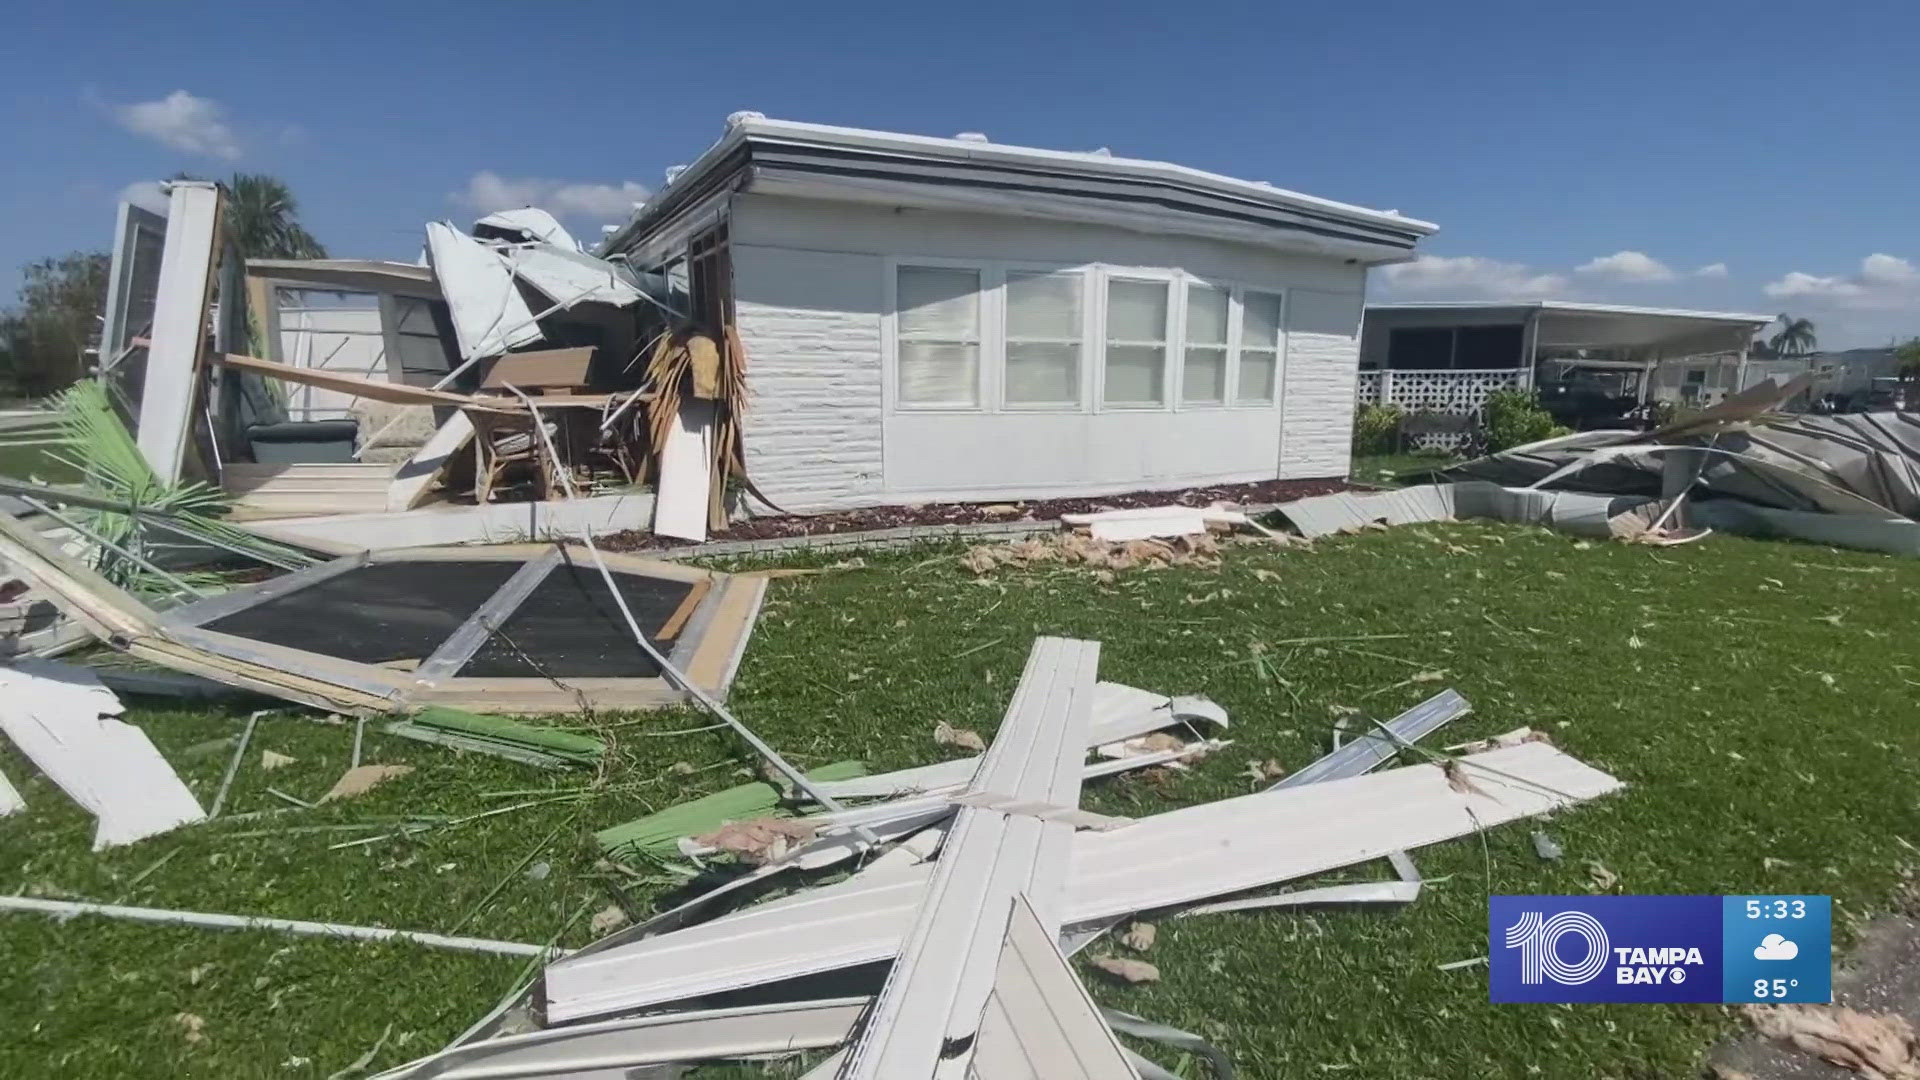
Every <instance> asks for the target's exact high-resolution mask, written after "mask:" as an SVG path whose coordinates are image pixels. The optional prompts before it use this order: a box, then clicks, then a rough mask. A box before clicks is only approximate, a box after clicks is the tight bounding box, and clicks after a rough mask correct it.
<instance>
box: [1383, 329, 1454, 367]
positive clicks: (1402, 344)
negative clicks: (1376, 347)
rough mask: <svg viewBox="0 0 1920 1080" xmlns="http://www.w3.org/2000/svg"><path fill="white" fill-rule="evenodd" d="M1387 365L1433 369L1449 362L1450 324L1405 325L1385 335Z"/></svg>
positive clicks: (1447, 365) (1444, 365) (1451, 345)
mask: <svg viewBox="0 0 1920 1080" xmlns="http://www.w3.org/2000/svg"><path fill="white" fill-rule="evenodd" d="M1387 366H1388V367H1390V368H1392V369H1394V370H1395V371H1437V370H1440V369H1443V368H1451V367H1452V366H1453V327H1451V326H1442V327H1408V328H1406V329H1402V330H1395V331H1393V332H1392V333H1390V334H1388V335H1387Z"/></svg>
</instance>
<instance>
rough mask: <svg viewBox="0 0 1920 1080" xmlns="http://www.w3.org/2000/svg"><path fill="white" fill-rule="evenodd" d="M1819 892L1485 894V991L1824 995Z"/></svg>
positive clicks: (1562, 995)
mask: <svg viewBox="0 0 1920 1080" xmlns="http://www.w3.org/2000/svg"><path fill="white" fill-rule="evenodd" d="M1832 918H1833V910H1832V902H1831V900H1830V899H1829V898H1828V897H1825V896H1494V897H1490V898H1489V901H1488V904H1487V967H1488V972H1489V976H1488V996H1489V998H1490V1000H1492V1001H1494V1002H1500V1003H1505V1002H1529V1001H1532V1002H1688V1001H1690V1002H1724V1003H1732V1002H1741V1003H1756V1002H1757V1003H1763V1004H1765V1003H1781V1002H1826V1001H1830V1000H1831V999H1832V996H1833V982H1832V976H1833V925H1832Z"/></svg>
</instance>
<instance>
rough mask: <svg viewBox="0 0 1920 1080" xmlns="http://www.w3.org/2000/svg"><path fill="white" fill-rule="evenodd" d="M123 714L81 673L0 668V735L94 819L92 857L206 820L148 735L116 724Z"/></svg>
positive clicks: (31, 665)
mask: <svg viewBox="0 0 1920 1080" xmlns="http://www.w3.org/2000/svg"><path fill="white" fill-rule="evenodd" d="M120 708H121V707H120V699H118V698H116V697H114V696H113V691H111V690H108V689H107V688H106V687H105V686H102V685H101V684H100V680H99V679H98V678H96V677H95V676H94V674H93V673H92V672H91V671H88V670H87V669H86V668H82V667H75V666H73V665H71V664H62V663H59V662H57V661H53V660H32V659H21V660H18V661H16V662H15V666H13V667H0V730H4V731H5V732H6V733H7V737H8V738H10V739H12V740H13V744H14V745H15V746H16V747H18V748H19V749H20V752H21V753H23V754H25V755H26V756H27V757H28V758H30V759H32V761H33V763H34V764H35V765H37V766H39V768H40V771H41V772H43V773H46V774H47V777H48V778H49V779H51V780H52V781H53V782H54V783H56V784H58V785H60V790H62V791H64V792H66V793H67V794H68V795H70V796H72V797H73V801H74V802H77V803H79V804H80V805H81V807H83V808H84V809H86V810H87V812H89V813H91V814H93V815H94V816H95V817H96V818H98V819H99V827H98V828H97V829H96V830H95V832H94V837H93V849H94V850H95V851H98V850H100V849H101V848H104V847H111V846H114V845H116V844H130V843H132V842H134V841H135V840H139V839H142V838H144V837H148V836H153V835H155V834H158V833H163V832H166V831H167V830H169V829H172V828H174V827H175V826H178V825H185V824H187V823H189V822H194V821H203V820H205V819H206V814H205V813H204V812H202V811H201V809H200V804H199V803H198V802H197V801H195V799H194V797H193V793H192V792H191V791H188V790H187V786H186V785H185V784H183V783H181V782H180V777H179V776H177V775H175V774H174V771H173V767H172V766H170V765H168V764H167V761H166V759H165V758H163V757H161V756H160V753H159V751H157V750H155V749H154V748H153V743H151V742H149V741H148V740H147V734H146V732H144V731H141V730H140V729H139V728H137V727H134V726H133V725H131V724H126V723H122V722H120V721H119V720H116V719H114V717H115V716H117V715H119V713H120Z"/></svg>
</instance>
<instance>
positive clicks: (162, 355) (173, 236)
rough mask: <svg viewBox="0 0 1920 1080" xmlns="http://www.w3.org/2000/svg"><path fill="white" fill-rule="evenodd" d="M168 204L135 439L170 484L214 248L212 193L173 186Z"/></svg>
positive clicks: (185, 183)
mask: <svg viewBox="0 0 1920 1080" xmlns="http://www.w3.org/2000/svg"><path fill="white" fill-rule="evenodd" d="M169 198H170V200H171V201H170V203H169V205H168V208H167V237H166V243H165V246H164V247H163V248H162V249H161V254H160V283H159V287H158V288H157V289H156V291H155V294H154V303H153V332H152V334H151V335H150V336H149V339H148V340H149V342H150V344H149V345H148V347H147V372H146V381H145V383H144V385H143V386H142V388H141V392H140V424H139V431H138V432H137V435H138V438H139V443H140V454H141V456H143V457H145V458H146V459H147V464H148V465H151V466H152V467H153V471H154V473H155V474H157V475H158V476H159V477H160V479H161V480H162V481H165V482H167V483H172V482H173V481H175V480H178V479H179V478H180V468H181V463H182V462H183V461H184V459H185V458H186V452H187V440H188V436H189V433H190V432H191V431H192V430H193V422H194V419H195V417H194V408H193V403H194V399H195V398H196V397H198V396H199V391H200V382H201V377H202V367H201V363H200V355H201V352H202V350H203V347H204V345H205V343H206V329H207V305H208V303H209V302H210V301H211V300H212V298H213V272H214V267H215V265H216V264H217V262H218V258H217V255H218V251H219V243H220V204H221V195H220V186H219V185H218V184H214V183H210V182H208V181H205V180H176V181H174V182H173V188H172V194H171V195H170V196H169Z"/></svg>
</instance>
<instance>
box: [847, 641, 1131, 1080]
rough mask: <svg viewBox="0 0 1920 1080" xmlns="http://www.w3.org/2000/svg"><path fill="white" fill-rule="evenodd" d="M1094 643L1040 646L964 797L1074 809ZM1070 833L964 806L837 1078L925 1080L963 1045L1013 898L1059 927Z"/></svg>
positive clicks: (1096, 653)
mask: <svg viewBox="0 0 1920 1080" xmlns="http://www.w3.org/2000/svg"><path fill="white" fill-rule="evenodd" d="M1099 661H1100V646H1099V644H1098V643H1097V642H1091V641H1072V640H1068V639H1064V638H1052V637H1042V638H1039V639H1037V640H1035V641H1034V643H1033V649H1032V651H1031V652H1030V653H1029V654H1028V656H1027V666H1026V670H1025V671H1024V672H1023V673H1022V674H1021V677H1020V683H1019V685H1018V686H1017V687H1016V688H1015V690H1014V694H1013V701H1012V703H1010V704H1009V705H1008V706H1007V715H1006V718H1005V719H1004V720H1002V721H1001V725H1000V731H999V733H998V734H997V735H996V736H995V737H994V740H993V745H992V746H990V747H988V748H987V752H986V753H985V754H984V755H982V757H981V762H980V768H979V770H978V771H977V772H976V773H975V774H974V778H973V783H972V784H971V785H970V790H974V791H991V792H995V793H1000V792H1004V793H1006V794H1008V795H1010V796H1012V797H1014V798H1016V799H1020V800H1022V801H1035V802H1044V803H1049V804H1052V805H1055V806H1078V805H1079V803H1080V767H1081V766H1080V763H1081V760H1082V759H1083V758H1084V757H1085V756H1086V732H1087V726H1088V720H1089V718H1090V717H1091V715H1092V710H1093V687H1094V679H1095V676H1096V675H1097V674H1098V671H1099ZM1072 840H1073V827H1072V826H1071V825H1068V824H1065V823H1064V822H1057V821H1042V820H1039V819H1037V818H1032V817H1026V816H1016V815H1008V814H1004V813H1000V812H997V811H993V810H982V809H976V808H973V807H965V808H962V809H961V810H960V812H959V813H958V814H957V815H956V816H955V819H954V824H953V828H952V831H951V832H950V833H949V834H948V837H947V842H946V844H945V845H944V846H943V847H942V849H941V852H940V859H939V862H938V863H936V864H935V866H934V870H933V876H932V879H931V880H930V882H929V883H928V885H927V890H926V898H925V900H924V901H923V902H922V903H921V904H920V905H919V911H918V913H917V915H916V916H915V919H914V923H913V927H912V929H911V930H910V931H909V932H908V934H907V937H906V940H905V942H904V944H903V945H902V946H901V949H900V956H899V959H898V960H896V961H895V963H894V965H893V968H892V970H891V971H890V972H889V973H888V975H887V982H886V985H885V986H884V987H883V988H882V990H881V993H880V998H879V1000H878V1001H877V1002H876V1004H875V1006H874V1010H873V1014H872V1016H871V1017H870V1018H869V1019H868V1021H867V1023H866V1025H865V1028H864V1033H863V1035H862V1037H861V1040H860V1043H859V1044H858V1045H857V1046H856V1047H855V1048H854V1052H853V1055H852V1058H851V1060H850V1061H849V1062H848V1066H847V1068H845V1069H842V1070H841V1075H842V1076H845V1077H848V1078H858V1080H882V1078H885V1077H902V1076H925V1075H929V1074H931V1073H932V1071H933V1067H934V1064H935V1063H936V1062H937V1061H938V1060H939V1057H940V1052H941V1048H942V1047H943V1046H944V1045H945V1044H946V1043H947V1042H949V1041H950V1040H954V1039H964V1038H967V1037H969V1036H971V1035H972V1034H973V1032H974V1030H975V1028H976V1027H977V1025H978V1024H979V1021H980V1013H981V1010H982V1009H983V1008H984V1007H985V1006H986V1001H987V997H988V995H989V994H991V993H992V992H993V985H994V977H995V967H996V963H997V950H996V948H995V946H996V945H997V944H998V943H999V942H1000V941H1001V940H1003V939H1004V938H1005V937H1006V934H1007V919H1008V915H1009V912H1010V911H1011V910H1012V906H1013V903H1014V900H1015V899H1016V898H1017V897H1021V896H1026V897H1028V898H1030V899H1031V900H1033V901H1037V903H1036V905H1035V906H1036V907H1037V908H1038V910H1039V911H1040V913H1041V914H1040V917H1041V918H1043V919H1045V920H1046V921H1048V922H1049V923H1051V924H1052V925H1053V926H1054V927H1055V928H1056V930H1057V928H1058V926H1059V893H1060V887H1061V884H1062V882H1063V880H1064V878H1065V875H1066V863H1067V858H1068V854H1069V851H1070V850H1071V844H1072Z"/></svg>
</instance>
